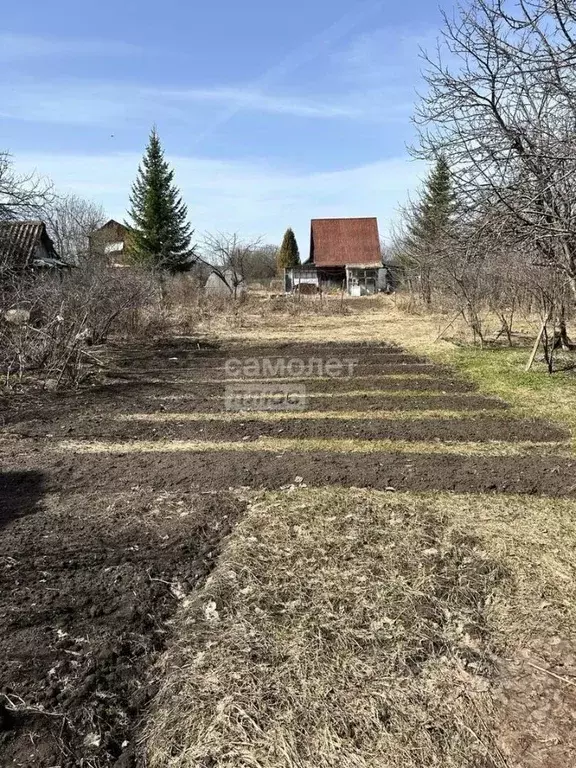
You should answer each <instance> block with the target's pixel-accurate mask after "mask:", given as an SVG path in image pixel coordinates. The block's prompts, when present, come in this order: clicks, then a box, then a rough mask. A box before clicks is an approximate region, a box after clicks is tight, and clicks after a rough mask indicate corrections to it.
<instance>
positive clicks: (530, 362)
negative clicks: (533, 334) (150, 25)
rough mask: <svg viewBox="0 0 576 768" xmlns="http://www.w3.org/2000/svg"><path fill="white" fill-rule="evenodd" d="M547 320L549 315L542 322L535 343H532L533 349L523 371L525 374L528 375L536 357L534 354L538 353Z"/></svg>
mask: <svg viewBox="0 0 576 768" xmlns="http://www.w3.org/2000/svg"><path fill="white" fill-rule="evenodd" d="M549 319H550V315H548V316H547V317H546V319H545V320H544V322H543V323H542V327H541V328H540V333H539V334H538V336H537V338H536V341H535V342H534V347H533V349H532V352H531V353H530V358H529V360H528V362H527V364H526V368H525V369H524V371H525V372H526V373H528V371H529V370H530V368H532V366H533V364H534V358H535V357H536V352H538V347H539V346H540V342H541V341H542V335H543V334H544V331H545V330H546V325H547V324H548V320H549Z"/></svg>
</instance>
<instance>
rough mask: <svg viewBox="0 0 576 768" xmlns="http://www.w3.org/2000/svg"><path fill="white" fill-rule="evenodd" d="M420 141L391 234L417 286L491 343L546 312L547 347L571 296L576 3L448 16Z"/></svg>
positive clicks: (575, 283) (561, 339)
mask: <svg viewBox="0 0 576 768" xmlns="http://www.w3.org/2000/svg"><path fill="white" fill-rule="evenodd" d="M424 58H425V82H426V90H425V93H424V94H423V96H422V97H421V99H420V101H419V104H418V107H417V111H416V115H415V123H416V125H417V128H418V135H419V143H418V146H417V147H415V148H414V154H415V156H416V157H418V158H420V159H424V160H427V161H429V162H430V163H431V165H432V170H431V173H430V175H429V177H428V179H427V181H426V183H425V185H424V190H423V193H422V195H421V197H420V199H419V200H417V201H414V202H412V203H410V204H409V205H408V206H407V207H406V209H405V211H404V214H405V215H404V223H403V228H402V232H401V233H400V235H399V237H398V238H397V241H396V243H395V256H396V259H397V260H398V261H399V262H400V263H401V265H402V267H403V270H404V274H405V279H406V281H407V284H408V286H409V287H410V289H411V290H412V291H413V293H414V294H415V295H417V296H418V297H419V299H420V300H421V301H422V302H423V303H424V304H426V305H428V306H431V305H435V304H436V305H437V304H440V303H443V304H446V303H451V304H452V305H453V306H454V309H455V311H456V312H457V313H459V314H460V315H461V316H462V317H463V318H465V320H466V322H467V323H468V325H469V327H470V328H471V329H472V332H473V334H474V337H475V338H476V339H477V340H478V341H479V342H480V343H482V342H483V341H484V340H485V336H486V333H487V328H488V326H487V320H488V318H490V320H492V319H493V318H494V317H498V318H499V319H500V322H501V325H502V328H501V332H503V333H505V334H507V336H508V339H510V340H511V336H512V323H513V321H514V316H515V313H517V312H518V311H520V310H521V311H524V312H528V313H531V314H534V313H538V314H539V315H540V316H541V318H542V321H543V323H544V334H545V336H546V337H548V338H549V339H550V342H551V346H550V347H549V348H547V354H548V353H549V352H550V351H551V350H552V349H554V348H555V347H558V346H560V345H563V346H566V347H570V346H571V343H570V340H569V337H568V332H567V324H568V323H569V321H570V320H571V319H572V318H573V316H574V306H575V303H576V173H575V172H576V66H575V65H576V5H575V4H574V2H573V0H555V2H553V3H551V2H549V0H530V2H525V3H518V2H514V1H512V0H471V2H470V3H467V4H466V6H462V7H460V8H459V9H458V10H457V11H456V13H455V15H454V16H450V17H448V16H447V15H445V16H444V22H443V29H442V33H441V39H440V41H439V46H438V50H437V53H436V54H435V55H434V56H428V55H426V54H425V55H424Z"/></svg>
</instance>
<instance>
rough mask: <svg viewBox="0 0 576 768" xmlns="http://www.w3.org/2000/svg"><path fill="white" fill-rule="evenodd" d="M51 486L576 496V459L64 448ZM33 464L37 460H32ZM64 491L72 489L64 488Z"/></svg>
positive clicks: (52, 467)
mask: <svg viewBox="0 0 576 768" xmlns="http://www.w3.org/2000/svg"><path fill="white" fill-rule="evenodd" d="M48 460H49V462H50V463H49V464H47V465H46V470H47V476H48V477H49V478H50V479H49V480H47V484H48V488H50V489H51V490H52V489H54V490H56V489H59V488H63V489H66V490H68V491H70V490H73V491H80V490H81V489H82V488H85V487H86V485H87V484H90V485H91V486H92V488H93V489H94V490H101V491H102V492H107V491H108V490H109V489H110V488H114V487H129V486H130V485H131V484H140V483H141V484H145V483H150V484H151V485H153V486H154V487H155V488H160V489H175V488H178V489H189V488H194V489H197V490H200V489H201V490H205V491H208V490H211V491H217V490H228V489H229V488H238V487H249V488H255V489H262V488H264V489H266V488H268V489H278V488H282V487H284V486H288V485H291V484H299V483H301V482H303V483H305V484H306V485H309V486H316V485H318V486H325V485H334V486H342V487H357V488H375V489H377V490H386V489H388V488H390V487H392V488H393V489H394V490H397V491H455V492H458V493H515V494H529V495H546V496H557V497H563V496H567V497H574V496H576V480H575V481H574V482H571V481H570V480H568V482H567V481H566V478H572V477H573V475H574V472H575V470H576V460H572V459H567V458H562V457H557V456H553V455H552V456H494V457H490V456H472V455H444V454H402V453H388V452H385V453H381V452H373V453H369V454H362V453H351V454H347V453H339V452H333V451H311V452H302V453H296V452H293V451H290V452H287V451H284V452H273V451H264V450H263V451H253V450H251V451H246V452H242V451H223V452H220V453H219V452H216V451H202V452H198V451H197V452H194V451H185V452H180V451H162V450H161V449H160V450H158V451H154V452H153V453H148V452H147V453H140V454H139V453H133V452H125V453H121V452H119V453H116V454H109V453H105V454H78V455H73V454H66V455H64V456H62V457H58V454H56V455H55V456H54V458H51V459H48ZM31 463H32V464H34V462H33V461H32V462H31ZM63 492H66V491H63Z"/></svg>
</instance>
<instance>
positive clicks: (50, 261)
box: [0, 221, 70, 274]
mask: <svg viewBox="0 0 576 768" xmlns="http://www.w3.org/2000/svg"><path fill="white" fill-rule="evenodd" d="M69 266H70V265H69V264H66V262H64V261H63V260H62V259H61V258H60V256H59V255H58V253H57V252H56V249H55V248H54V243H53V242H52V240H51V238H50V236H49V235H48V232H47V231H46V224H44V222H43V221H0V274H6V273H7V272H11V273H18V272H24V271H27V270H31V271H34V270H41V269H66V268H68V267H69Z"/></svg>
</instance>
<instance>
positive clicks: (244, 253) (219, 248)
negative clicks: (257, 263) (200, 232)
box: [199, 232, 262, 299]
mask: <svg viewBox="0 0 576 768" xmlns="http://www.w3.org/2000/svg"><path fill="white" fill-rule="evenodd" d="M261 246H262V240H261V238H256V239H255V240H246V241H245V240H242V239H241V238H240V236H239V235H238V234H237V233H236V232H234V233H231V234H228V233H222V232H218V233H216V234H215V235H212V234H209V233H207V234H206V235H205V236H204V240H203V243H202V249H201V251H202V255H201V256H200V258H199V261H200V262H202V263H204V264H206V265H208V266H209V267H210V270H211V272H213V273H214V274H215V275H217V276H218V277H219V278H220V280H221V281H222V283H223V284H224V285H225V286H226V287H227V288H228V290H229V291H230V295H231V296H233V298H235V299H236V298H237V297H238V294H239V291H240V288H241V286H242V285H243V283H244V281H245V279H246V273H247V270H248V269H249V267H250V264H251V262H252V260H253V258H254V254H255V253H256V252H257V251H258V250H259V249H260V248H261Z"/></svg>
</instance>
